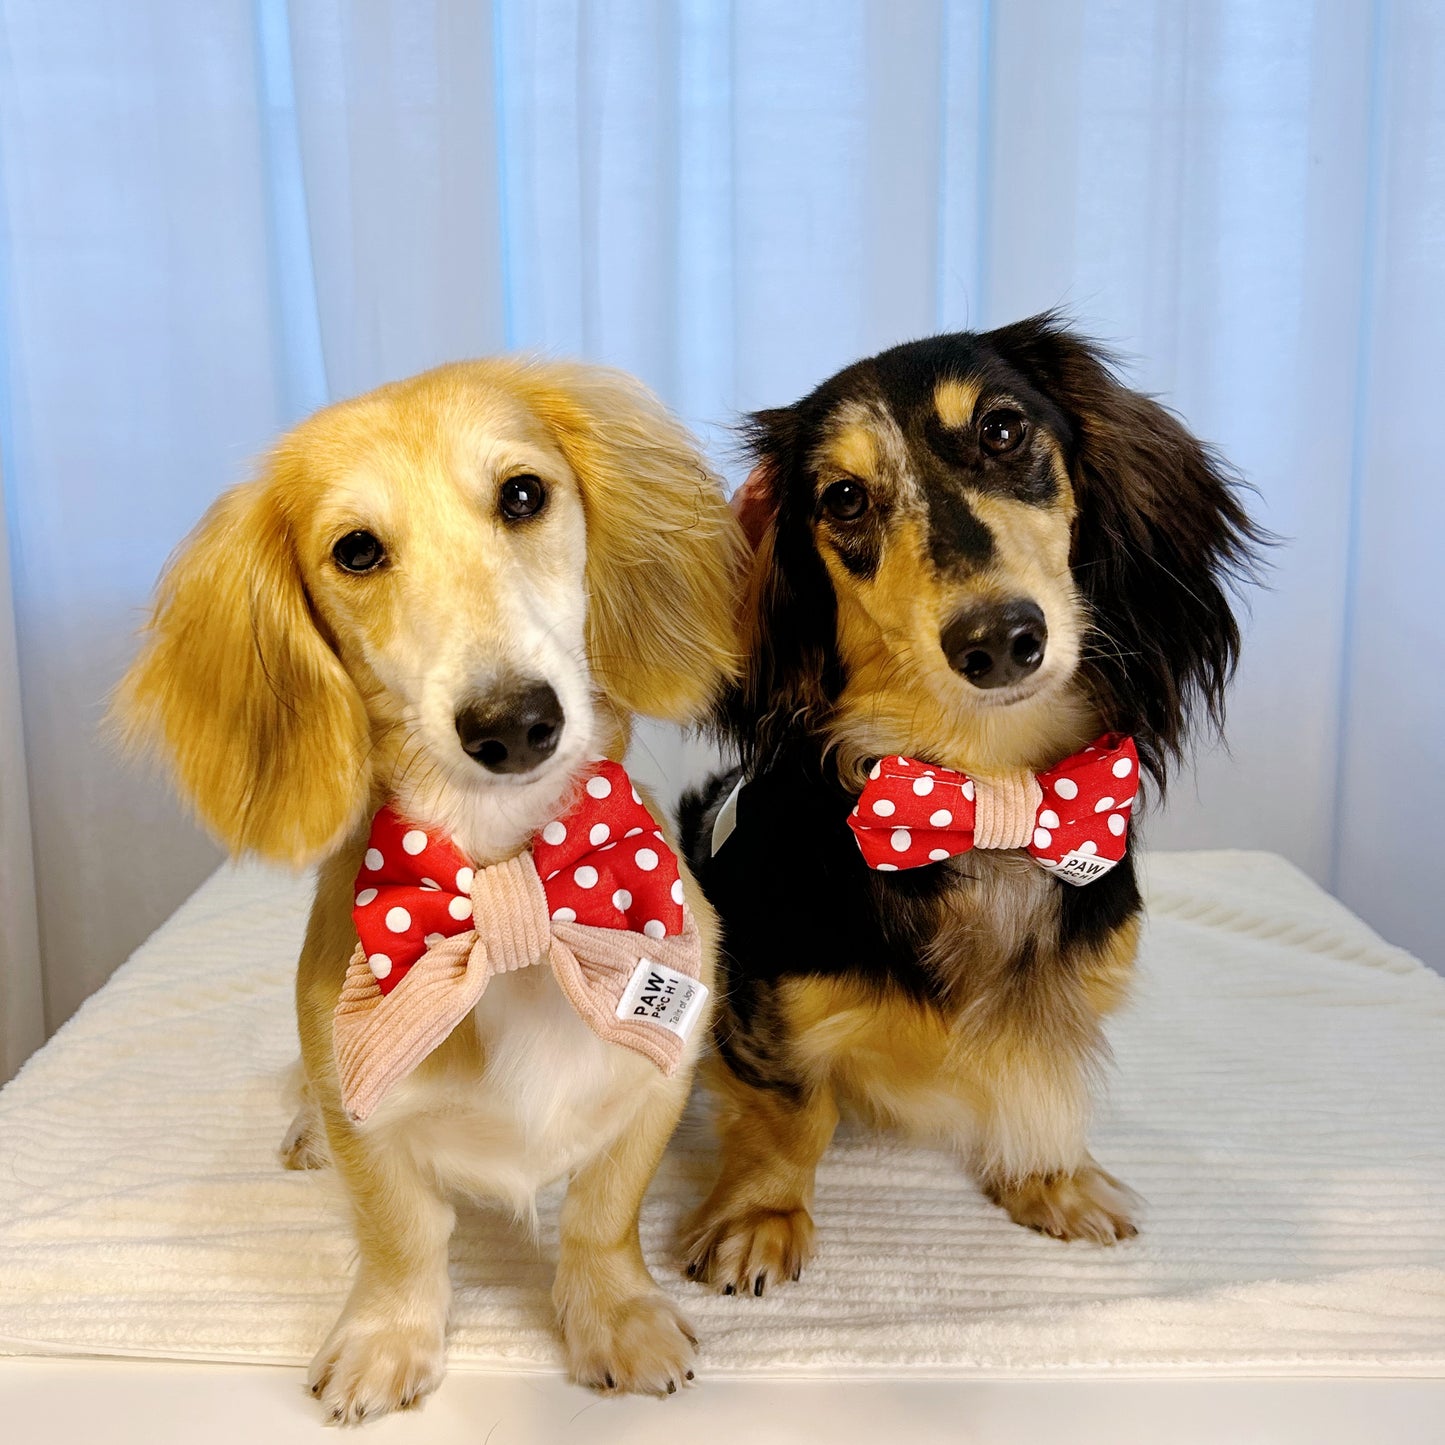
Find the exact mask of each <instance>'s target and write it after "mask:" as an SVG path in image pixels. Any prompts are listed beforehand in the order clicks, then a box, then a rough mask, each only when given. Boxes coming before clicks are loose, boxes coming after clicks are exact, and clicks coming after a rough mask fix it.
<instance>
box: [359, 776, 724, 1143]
mask: <svg viewBox="0 0 1445 1445" xmlns="http://www.w3.org/2000/svg"><path fill="white" fill-rule="evenodd" d="M352 918H353V920H354V921H355V924H356V933H357V938H358V940H359V942H358V944H357V948H356V951H355V953H354V954H353V955H352V959H351V963H350V965H349V967H348V970H347V978H346V984H345V987H344V988H343V990H342V995H341V999H340V1001H339V1002H338V1004H337V1008H336V1017H335V1021H334V1042H335V1048H336V1057H337V1067H338V1072H339V1074H340V1078H341V1085H342V1099H343V1102H344V1103H345V1105H346V1107H347V1109H348V1111H349V1112H350V1114H351V1115H352V1117H353V1118H356V1119H364V1118H366V1117H367V1115H368V1114H370V1112H371V1111H372V1109H374V1108H375V1107H376V1105H377V1103H379V1102H380V1099H381V1097H382V1096H383V1094H384V1093H385V1092H386V1090H387V1089H388V1088H390V1086H391V1085H392V1084H393V1083H395V1082H396V1080H397V1079H399V1078H401V1077H403V1076H404V1075H405V1074H407V1073H409V1072H410V1071H411V1070H412V1069H413V1068H415V1066H416V1065H417V1063H419V1062H420V1061H421V1059H423V1058H424V1057H425V1056H426V1055H427V1054H428V1053H430V1052H431V1051H432V1050H433V1049H434V1048H436V1047H437V1045H438V1044H440V1043H441V1042H442V1040H443V1039H444V1038H445V1037H446V1036H447V1035H448V1034H449V1033H450V1032H451V1031H452V1029H453V1028H455V1027H456V1026H457V1024H458V1023H460V1022H461V1020H462V1019H463V1018H465V1017H466V1015H467V1014H468V1013H470V1012H471V1010H472V1008H473V1007H474V1006H475V1005H476V1003H477V1001H478V1000H479V999H480V998H481V995H482V993H483V991H484V990H485V988H486V985H487V982H488V981H489V980H490V978H491V977H492V976H493V975H494V974H498V973H510V972H512V971H513V970H514V969H519V968H526V967H529V966H530V965H532V964H535V963H540V962H547V963H550V964H551V966H552V970H553V973H554V974H555V976H556V978H557V980H558V982H559V984H560V985H561V987H562V990H563V992H564V993H565V994H566V995H567V997H568V999H569V1000H570V1001H571V1003H572V1004H573V1006H574V1007H575V1008H576V1009H577V1011H578V1013H579V1014H581V1015H582V1017H583V1019H584V1020H585V1021H586V1023H587V1024H588V1025H589V1026H590V1027H591V1028H592V1029H593V1031H594V1032H595V1033H597V1034H598V1035H599V1036H601V1037H602V1038H605V1039H607V1040H609V1041H610V1042H613V1043H618V1044H621V1045H622V1046H623V1047H625V1048H630V1049H633V1050H634V1051H636V1052H638V1053H641V1054H644V1055H645V1056H646V1057H648V1058H650V1059H651V1060H652V1061H653V1062H654V1063H656V1064H657V1065H658V1067H659V1068H661V1069H662V1070H663V1071H664V1072H665V1073H669V1074H670V1073H672V1072H673V1071H674V1070H675V1069H676V1067H677V1064H678V1061H679V1060H680V1058H681V1054H682V1045H683V1042H684V1041H685V1039H686V1038H687V1036H688V1034H689V1033H691V1031H692V1028H693V1025H694V1024H695V1023H696V1021H697V1018H698V1017H699V1016H700V1014H701V1013H702V1011H703V1005H704V1003H705V1002H706V999H707V993H708V990H707V988H706V987H705V986H704V985H703V984H702V983H701V982H700V981H699V974H700V972H701V961H702V945H701V940H700V937H699V935H698V932H697V927H696V925H695V923H694V922H693V920H692V917H691V915H690V913H689V912H688V910H687V909H686V908H685V906H684V903H683V887H682V880H681V878H680V877H679V874H678V863H677V857H676V855H675V854H674V853H673V851H672V849H671V848H669V847H668V845H667V843H666V841H665V840H664V838H663V835H662V832H661V830H660V829H659V828H658V826H657V823H656V820H655V819H654V818H653V817H652V815H651V814H650V813H649V812H648V811H647V808H646V806H645V805H644V804H643V802H642V800H641V799H640V798H639V797H638V795H637V792H636V790H635V789H634V788H633V786H632V782H631V780H630V779H629V778H628V776H627V774H626V773H625V772H624V771H623V769H622V768H621V767H619V766H618V764H616V763H614V762H611V761H609V760H605V759H604V760H602V761H600V762H598V763H597V764H595V765H594V767H593V770H592V773H591V775H590V776H589V777H588V778H587V780H586V782H585V784H584V785H583V788H582V790H581V793H580V795H579V797H578V799H577V801H576V803H575V804H574V805H573V806H572V807H571V808H570V809H569V810H568V811H567V812H566V813H564V814H563V815H562V816H561V817H559V818H556V819H554V820H553V821H552V822H550V823H548V824H547V825H546V827H544V828H543V829H542V831H541V832H540V833H539V834H538V835H537V837H536V838H535V839H534V840H533V843H532V848H531V850H530V851H529V852H527V853H524V854H522V855H520V856H519V857H517V858H512V859H509V860H508V861H506V862H504V863H498V864H494V865H492V866H491V867H487V868H474V867H473V866H472V864H471V863H470V862H469V861H468V860H467V858H466V857H465V856H464V855H463V854H462V853H461V852H460V850H459V849H458V848H457V847H456V845H455V844H454V843H453V842H452V841H451V840H450V839H449V838H447V837H445V836H443V835H440V834H436V833H433V832H429V831H428V830H427V829H426V828H424V827H421V826H419V825H418V824H415V823H412V822H408V821H407V820H406V819H404V818H403V817H401V816H400V814H398V812H397V811H396V809H395V808H393V807H391V806H388V807H385V808H383V809H382V810H381V811H380V812H379V813H378V814H377V815H376V817H375V819H374V820H373V821H372V827H371V836H370V838H369V839H368V840H367V848H366V853H365V856H364V858H363V859H362V865H361V870H360V872H359V873H358V874H357V878H356V901H355V906H354V907H353V909H352Z"/></svg>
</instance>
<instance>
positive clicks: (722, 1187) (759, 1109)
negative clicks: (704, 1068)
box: [684, 1063, 838, 1295]
mask: <svg viewBox="0 0 1445 1445" xmlns="http://www.w3.org/2000/svg"><path fill="white" fill-rule="evenodd" d="M711 1067H712V1077H711V1080H710V1082H711V1083H712V1085H713V1088H714V1091H715V1092H716V1093H717V1094H718V1095H719V1096H720V1097H721V1099H722V1101H723V1102H722V1109H721V1111H720V1115H721V1116H720V1118H719V1121H718V1128H719V1132H720V1134H721V1136H722V1147H721V1155H722V1174H721V1176H720V1177H719V1179H718V1182H717V1184H716V1185H714V1187H713V1191H712V1193H711V1194H710V1195H709V1196H708V1198H707V1200H706V1202H705V1203H704V1204H703V1205H702V1207H701V1208H700V1209H698V1211H697V1212H696V1214H694V1216H693V1218H692V1220H691V1221H690V1223H689V1226H688V1231H687V1235H686V1239H685V1242H684V1250H685V1252H686V1257H687V1272H688V1275H689V1276H690V1277H691V1278H693V1279H700V1280H703V1281H705V1282H706V1283H708V1284H711V1285H714V1286H716V1287H717V1288H718V1289H720V1290H721V1291H722V1292H723V1293H724V1294H755V1295H760V1294H762V1293H763V1291H764V1290H765V1289H766V1288H767V1286H768V1285H769V1284H780V1283H782V1282H784V1281H785V1280H795V1279H797V1278H798V1277H799V1275H801V1274H802V1272H803V1266H804V1265H806V1264H807V1262H808V1260H809V1258H810V1257H811V1255H812V1253H813V1216H812V1214H811V1212H810V1210H811V1208H812V1204H813V1179H814V1175H815V1173H816V1170H817V1166H818V1160H819V1159H821V1158H822V1157H823V1151H824V1150H825V1149H826V1148H827V1147H828V1141H829V1140H830V1139H832V1137H833V1130H834V1129H835V1128H836V1127H837V1124H838V1106H837V1103H836V1102H835V1100H834V1098H833V1092H832V1090H831V1088H829V1087H828V1086H827V1085H826V1084H818V1085H815V1086H813V1087H812V1088H810V1090H809V1091H808V1092H806V1093H805V1094H803V1095H802V1096H801V1097H799V1098H793V1097H790V1096H789V1095H787V1094H784V1093H782V1092H780V1091H777V1090H769V1089H754V1088H751V1087H749V1086H748V1085H747V1084H744V1083H742V1082H741V1081H740V1080H739V1079H738V1078H737V1077H736V1076H735V1075H733V1074H732V1073H730V1072H729V1071H728V1070H727V1069H726V1068H725V1066H723V1065H722V1064H719V1063H714V1064H713V1065H712V1066H711Z"/></svg>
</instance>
